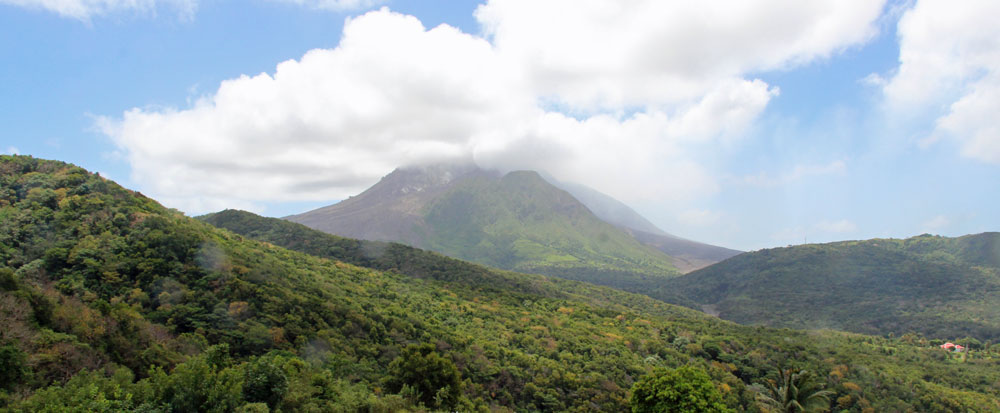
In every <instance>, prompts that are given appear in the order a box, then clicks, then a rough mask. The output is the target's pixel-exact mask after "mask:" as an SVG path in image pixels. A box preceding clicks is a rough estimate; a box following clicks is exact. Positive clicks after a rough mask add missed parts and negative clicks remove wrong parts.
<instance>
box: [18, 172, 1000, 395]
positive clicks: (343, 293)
mask: <svg viewBox="0 0 1000 413" xmlns="http://www.w3.org/2000/svg"><path fill="white" fill-rule="evenodd" d="M0 218H2V219H0V268H9V269H10V270H11V271H13V272H12V275H11V274H10V273H9V272H7V271H4V272H2V273H0V276H3V277H6V278H0V281H2V283H0V284H2V286H3V288H0V346H13V347H15V348H16V349H18V351H20V352H22V353H23V355H24V356H25V357H24V358H23V359H21V358H18V357H17V356H16V355H15V356H14V357H13V358H12V359H15V360H21V362H17V361H15V363H14V364H18V363H20V365H22V366H23V367H24V368H23V369H22V370H21V372H22V373H23V374H20V375H19V376H18V377H20V378H19V379H18V380H16V381H15V382H14V383H13V384H11V385H10V386H9V388H10V391H7V392H6V394H7V395H6V396H4V397H3V398H2V402H3V403H6V404H7V408H8V409H9V410H10V411H80V410H89V411H213V410H235V411H265V409H267V410H272V411H403V410H411V411H414V410H421V409H432V408H434V407H433V406H447V405H448V404H447V403H452V401H451V400H457V402H455V403H456V404H455V405H456V406H457V408H458V409H460V410H472V411H486V410H489V409H494V410H497V411H504V410H513V411H536V410H545V411H621V410H624V409H626V408H627V407H628V400H629V393H628V389H629V388H631V387H632V385H633V384H634V383H635V381H636V380H638V379H639V378H640V377H643V376H645V375H647V374H649V373H650V372H652V371H653V369H655V368H657V367H664V368H676V367H679V366H682V365H692V366H694V367H696V368H699V369H701V370H704V371H705V372H706V373H707V374H708V376H709V377H710V378H711V381H712V383H713V385H714V386H715V387H716V388H717V389H718V391H719V394H720V395H721V397H722V403H723V404H724V405H725V406H726V407H727V408H730V409H734V410H737V411H757V410H759V406H758V405H757V403H756V401H755V392H754V391H753V390H752V389H751V387H750V385H751V384H753V383H758V382H761V380H763V379H764V378H765V377H766V376H767V374H768V373H769V372H770V371H771V370H772V367H771V366H773V365H776V364H781V365H789V366H794V367H796V368H803V369H808V370H810V371H815V372H817V377H821V378H824V379H825V380H826V383H827V387H828V388H831V389H834V390H835V391H836V392H837V394H836V397H835V398H832V399H831V400H835V401H832V402H831V403H837V405H838V408H840V407H839V406H840V401H841V399H844V398H847V399H844V403H843V406H845V407H843V409H846V410H848V411H861V410H862V409H864V408H874V409H878V410H881V411H893V410H901V411H906V410H911V409H912V410H931V409H935V408H939V407H941V408H942V409H944V410H977V411H989V410H991V409H994V408H995V406H996V405H995V400H997V398H998V397H1000V393H998V390H997V387H996V386H995V383H997V382H998V381H1000V369H998V368H997V367H998V366H997V362H996V359H994V358H992V357H994V356H993V353H990V352H989V351H987V350H986V347H987V346H986V344H982V346H983V347H984V349H983V350H979V352H974V353H972V354H969V355H967V356H966V357H963V358H960V359H959V358H955V357H954V355H952V354H948V353H944V352H943V351H942V350H940V349H938V348H935V347H932V346H930V345H929V344H927V343H926V340H924V339H923V338H920V337H899V338H893V339H886V338H878V337H868V336H859V335H853V334H843V333H836V332H799V331H792V330H773V329H767V328H756V327H743V326H739V325H735V324H732V323H729V322H725V321H720V320H717V319H714V318H711V317H708V316H705V315H704V314H701V313H697V312H694V311H691V310H688V309H684V308H679V307H676V306H671V305H668V304H664V303H662V302H659V301H656V300H652V299H649V298H648V297H644V296H640V295H635V294H628V293H623V292H620V291H615V290H612V289H609V288H603V287H595V286H592V285H588V284H584V283H578V282H571V281H566V280H558V279H549V278H546V277H542V276H537V275H525V274H516V273H510V272H504V271H497V270H492V269H488V268H484V267H479V266H475V265H471V264H467V263H463V262H460V261H456V260H452V259H447V258H443V257H441V256H438V255H436V254H428V253H424V252H422V251H419V250H412V249H405V248H404V249H402V250H400V251H402V252H400V253H399V254H395V253H393V254H387V256H392V257H395V258H393V260H398V261H397V262H398V263H399V264H398V265H395V266H392V265H390V266H385V267H380V265H383V264H378V265H376V264H372V266H374V267H376V268H380V269H372V268H364V267H359V266H355V265H352V264H349V263H345V262H343V261H338V260H335V259H331V258H330V257H329V256H322V257H317V256H312V255H308V254H306V253H302V252H295V251H291V250H288V249H285V248H282V247H280V246H277V245H275V243H274V242H273V241H271V243H268V242H263V241H257V240H252V239H249V237H248V236H244V235H238V234H235V233H233V232H230V231H225V230H220V229H218V228H215V227H212V226H210V225H208V224H206V223H202V222H199V221H196V220H193V219H190V218H187V217H184V216H183V215H181V214H180V213H178V212H176V211H171V210H168V209H165V208H163V207H162V206H160V205H158V204H156V203H155V202H153V201H151V200H149V199H147V198H144V197H142V196H141V195H139V194H136V193H134V192H131V191H127V190H125V189H122V188H121V187H119V186H117V185H115V184H114V183H112V182H109V181H106V180H104V179H102V178H100V177H98V176H96V175H94V174H90V173H87V172H86V171H83V170H82V169H79V168H76V167H73V166H71V165H67V164H63V163H59V162H52V161H42V160H37V159H33V158H30V157H9V156H3V157H0ZM258 218H259V217H258ZM289 238H295V236H290V237H289ZM317 239H318V238H317ZM314 253H316V252H314ZM316 254H317V255H324V254H319V253H316ZM374 257H375V258H378V255H377V254H376V255H375V256H374ZM411 258H412V259H411ZM386 262H391V261H386ZM410 274H412V275H410ZM418 343H426V344H429V345H430V346H432V347H430V348H432V349H433V350H432V352H431V353H427V354H428V356H427V357H424V361H428V360H429V361H428V363H427V364H429V365H433V366H437V371H444V372H445V373H446V374H443V375H442V376H441V377H444V378H445V379H446V380H441V381H436V382H435V384H433V385H432V386H429V387H433V388H435V389H437V391H435V394H434V397H435V398H434V399H433V401H432V402H431V404H428V403H426V401H423V400H421V398H422V397H423V395H424V392H423V391H420V390H419V389H418V388H417V387H416V386H415V383H414V380H404V383H403V384H405V386H400V387H399V389H400V390H399V391H398V392H397V391H395V390H394V389H395V388H396V387H394V386H387V385H386V384H387V383H392V382H393V380H399V379H405V377H404V375H403V374H402V373H400V370H399V367H398V366H401V365H403V364H405V363H406V361H405V360H406V358H401V357H402V356H403V355H404V354H406V352H407V348H408V347H409V346H411V345H413V344H418ZM426 344H425V345H424V346H422V347H424V348H427V345H426ZM420 347H421V346H418V348H420ZM15 353H16V352H15ZM418 353H419V354H423V353H421V352H418ZM12 354H13V353H12ZM18 354H20V353H18ZM430 354H434V356H431V355H430ZM418 359H419V358H418ZM397 360H399V361H397ZM394 363H395V366H397V367H395V368H394V367H393V366H394ZM448 366H453V367H454V369H455V370H456V371H457V372H458V378H459V380H460V381H461V385H460V386H451V385H450V384H448V385H441V383H453V381H452V378H453V377H454V375H452V374H451V373H450V371H451V370H450V369H449V368H448ZM445 388H447V389H446V391H444V392H441V391H440V390H441V389H445ZM455 388H460V391H461V394H460V395H458V397H457V398H452V396H453V393H451V392H452V391H453V390H452V389H455ZM421 406H424V407H421Z"/></svg>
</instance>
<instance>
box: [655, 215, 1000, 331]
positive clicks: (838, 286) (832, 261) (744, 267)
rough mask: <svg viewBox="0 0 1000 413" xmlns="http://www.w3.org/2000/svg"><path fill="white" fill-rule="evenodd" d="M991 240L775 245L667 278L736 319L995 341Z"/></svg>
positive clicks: (996, 250)
mask: <svg viewBox="0 0 1000 413" xmlns="http://www.w3.org/2000/svg"><path fill="white" fill-rule="evenodd" d="M998 262H1000V234H997V233H985V234H979V235H970V236H965V237H961V238H945V237H934V236H920V237H914V238H909V239H905V240H893V239H876V240H869V241H850V242H838V243H831V244H819V245H803V246H795V247H789V248H776V249H771V250H763V251H757V252H752V253H747V254H743V255H740V256H737V257H734V258H731V259H729V260H726V261H723V262H721V263H719V264H716V265H713V266H710V267H708V268H705V269H702V270H699V271H696V272H693V273H691V274H688V275H686V276H684V277H682V278H679V279H676V280H672V281H670V282H669V283H668V285H669V286H671V287H674V288H677V289H678V290H679V291H680V292H681V293H683V294H684V295H687V296H688V297H689V298H691V299H692V300H694V301H697V302H699V303H702V304H714V306H715V310H716V311H719V312H720V315H721V317H723V318H726V319H729V320H733V321H737V322H740V323H759V324H766V325H772V326H782V327H792V328H835V329H842V330H848V331H855V332H862V333H868V334H888V333H896V334H900V333H903V332H907V331H915V332H919V333H922V334H925V335H927V336H931V337H938V338H955V337H965V336H972V337H977V338H979V339H990V340H994V341H995V340H996V339H998V338H1000V276H998V271H1000V267H998V266H997V264H998Z"/></svg>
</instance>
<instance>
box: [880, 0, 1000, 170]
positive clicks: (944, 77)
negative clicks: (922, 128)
mask: <svg viewBox="0 0 1000 413" xmlns="http://www.w3.org/2000/svg"><path fill="white" fill-rule="evenodd" d="M998 14H1000V3H998V2H995V1H990V0H982V1H965V2H961V3H955V2H949V1H944V0H919V1H917V3H916V4H915V5H914V6H913V8H911V9H909V10H907V11H906V12H905V13H904V14H903V17H902V18H901V19H900V21H899V25H898V33H897V35H898V37H899V43H900V56H899V62H900V64H899V68H898V70H897V71H896V73H895V75H894V76H892V78H891V79H889V80H888V82H887V83H886V84H885V87H884V92H885V95H886V97H887V99H888V102H889V104H890V107H891V108H892V110H894V111H895V112H896V115H898V116H905V114H906V113H917V114H921V115H923V114H929V115H930V116H933V117H935V118H936V122H935V124H934V130H933V131H932V132H931V134H930V136H928V137H927V139H925V143H926V142H933V141H937V140H940V139H951V140H954V141H955V142H957V143H958V144H959V146H960V151H961V153H962V154H963V155H964V156H967V157H970V158H974V159H979V160H982V161H986V162H992V163H1000V128H998V127H997V124H996V114H997V113H1000V26H998V25H997V24H996V21H995V20H996V19H995V18H994V17H995V16H997V15H998Z"/></svg>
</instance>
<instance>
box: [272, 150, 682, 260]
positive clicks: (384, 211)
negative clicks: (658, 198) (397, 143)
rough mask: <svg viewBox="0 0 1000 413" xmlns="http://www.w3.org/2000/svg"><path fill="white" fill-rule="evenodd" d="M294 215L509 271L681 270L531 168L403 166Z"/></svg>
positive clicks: (344, 232) (334, 229) (329, 228)
mask: <svg viewBox="0 0 1000 413" xmlns="http://www.w3.org/2000/svg"><path fill="white" fill-rule="evenodd" d="M286 219H288V220H290V221H293V222H298V223H301V224H304V225H306V226H309V227H312V228H314V229H318V230H321V231H325V232H328V233H332V234H336V235H341V236H346V237H353V238H361V239H368V240H377V241H399V242H404V243H407V244H411V245H414V246H417V247H420V248H426V249H430V250H434V251H438V252H440V253H443V254H446V255H451V256H454V257H458V258H462V259H466V260H469V261H475V262H479V263H483V264H487V265H492V266H497V267H500V268H505V269H511V270H519V271H530V272H537V273H545V274H550V275H560V276H567V275H568V274H570V273H579V272H580V271H584V272H587V273H593V272H595V271H596V272H602V271H614V272H621V271H625V272H630V273H636V274H643V275H646V276H674V275H677V274H678V271H677V269H676V268H675V266H674V264H673V259H672V258H671V257H670V256H668V255H666V254H664V253H662V252H660V251H658V250H656V249H654V248H650V247H647V246H644V245H642V244H641V243H640V242H639V241H637V240H636V239H634V238H633V237H632V236H630V235H629V234H628V233H626V232H625V231H624V230H622V229H621V228H618V227H616V226H615V225H612V224H609V223H607V222H605V221H603V220H601V219H599V218H598V217H597V216H595V215H594V214H593V213H592V212H591V210H590V209H588V208H587V206H586V205H584V204H583V203H581V202H580V201H578V200H577V199H576V198H574V197H573V196H572V195H570V194H569V193H568V192H566V191H563V190H561V189H559V188H556V187H555V186H553V185H551V184H549V183H548V182H547V181H546V180H545V179H543V178H542V177H541V176H540V175H539V174H538V173H536V172H532V171H515V172H510V173H508V174H500V173H498V172H496V171H488V170H483V169H480V168H478V167H476V166H474V165H470V164H461V165H434V166H424V167H414V168H401V169H397V170H395V171H393V172H392V173H390V174H389V175H387V176H385V177H384V178H382V180H381V181H379V182H378V183H377V184H376V185H374V186H372V187H371V188H369V189H368V190H366V191H364V192H363V193H361V194H360V195H358V196H355V197H351V198H349V199H347V200H344V201H343V202H340V203H337V204H334V205H330V206H327V207H323V208H320V209H317V210H314V211H310V212H306V213H304V214H300V215H293V216H290V217H287V218H286ZM577 278H578V277H577Z"/></svg>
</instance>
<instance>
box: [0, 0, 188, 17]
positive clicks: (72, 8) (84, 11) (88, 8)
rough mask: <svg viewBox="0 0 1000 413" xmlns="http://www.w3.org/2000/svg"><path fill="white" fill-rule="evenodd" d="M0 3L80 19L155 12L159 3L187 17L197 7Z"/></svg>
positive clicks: (133, 1) (140, 1)
mask: <svg viewBox="0 0 1000 413" xmlns="http://www.w3.org/2000/svg"><path fill="white" fill-rule="evenodd" d="M0 4H9V5H13V6H19V7H24V8H29V9H44V10H48V11H50V12H54V13H56V14H59V15H60V16H62V17H69V18H73V19H78V20H82V21H89V20H90V18H91V17H95V16H103V15H107V14H112V13H119V12H133V13H140V14H147V13H155V12H156V9H157V7H158V6H161V5H168V6H170V7H172V8H174V9H176V11H177V12H178V13H179V14H180V15H181V16H182V17H185V18H188V17H190V16H192V15H193V14H194V12H195V10H196V9H197V7H198V2H197V0H0Z"/></svg>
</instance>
